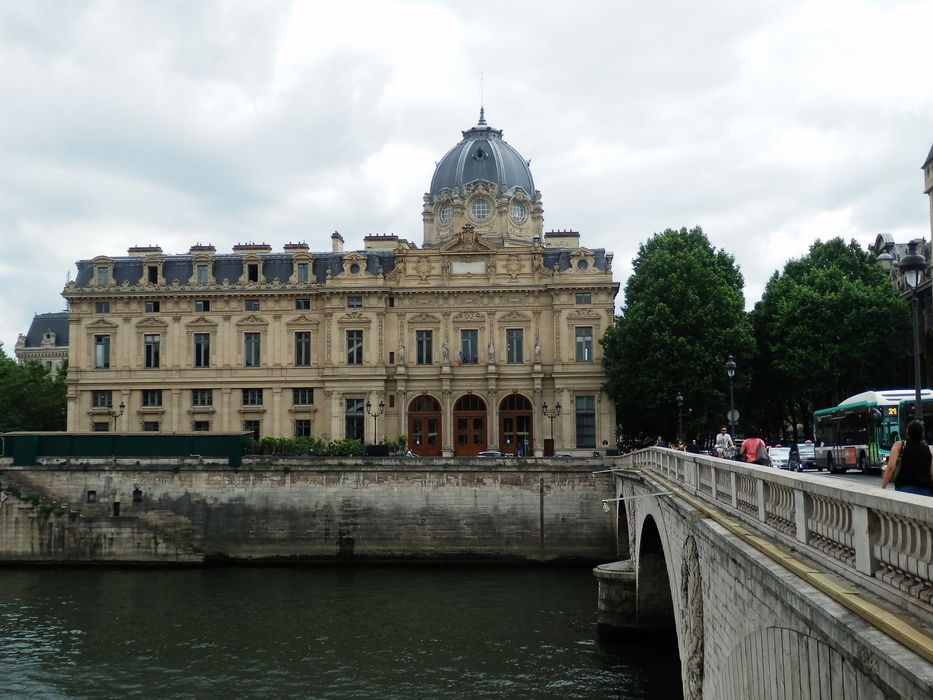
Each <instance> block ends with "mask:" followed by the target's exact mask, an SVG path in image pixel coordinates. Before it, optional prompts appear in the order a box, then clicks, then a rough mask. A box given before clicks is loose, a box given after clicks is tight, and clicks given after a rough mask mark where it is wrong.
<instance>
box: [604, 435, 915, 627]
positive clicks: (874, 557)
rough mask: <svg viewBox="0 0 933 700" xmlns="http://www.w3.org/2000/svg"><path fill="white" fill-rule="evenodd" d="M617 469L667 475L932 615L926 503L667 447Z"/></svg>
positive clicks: (619, 462) (622, 461)
mask: <svg viewBox="0 0 933 700" xmlns="http://www.w3.org/2000/svg"><path fill="white" fill-rule="evenodd" d="M615 467H616V468H620V469H636V470H643V471H647V472H654V473H657V474H659V475H661V476H663V477H666V478H667V479H669V480H671V481H674V482H677V483H678V484H679V485H680V486H681V487H682V488H683V489H685V490H686V491H687V492H689V493H691V494H692V495H693V496H695V497H698V498H700V499H702V500H705V501H708V502H710V503H711V504H713V505H715V506H717V507H718V508H721V509H722V510H725V511H727V512H729V513H730V514H731V515H732V516H733V517H735V518H737V519H740V520H741V521H743V522H745V523H747V524H748V525H749V526H751V527H753V528H754V529H756V530H758V531H761V532H762V533H763V534H765V535H767V536H769V537H773V538H774V539H775V540H777V541H778V542H784V543H785V544H789V545H790V546H791V547H792V548H793V549H795V550H797V551H799V552H801V553H802V554H804V555H806V556H808V557H810V558H811V559H814V560H817V561H820V562H825V563H826V564H827V566H828V567H829V568H831V569H834V570H835V571H836V572H837V573H839V574H841V575H842V576H844V577H845V578H846V579H847V580H849V581H850V582H854V583H856V584H863V585H866V586H868V587H871V588H873V589H874V591H875V592H876V593H878V594H881V595H882V596H885V597H886V599H888V600H889V601H890V602H892V603H898V602H900V603H902V604H906V606H907V607H908V608H910V609H912V610H913V611H914V612H917V613H921V614H925V615H928V614H929V613H930V611H931V610H933V608H931V603H933V499H931V498H928V497H925V496H916V495H911V494H904V493H897V492H895V491H893V490H887V491H882V490H881V489H880V488H878V486H877V485H867V484H862V483H858V482H854V481H849V480H844V479H827V478H825V477H820V476H815V475H813V474H808V473H797V472H788V471H781V470H778V469H773V468H770V467H761V466H757V465H752V464H745V463H743V462H737V461H734V460H725V459H720V458H717V457H709V456H705V455H695V454H690V453H685V452H680V451H676V450H670V449H665V448H649V449H645V450H640V451H638V452H633V453H631V454H627V455H623V456H621V457H618V458H617V459H616V461H615ZM892 596H894V597H895V598H899V599H900V600H899V601H898V600H891V597H892Z"/></svg>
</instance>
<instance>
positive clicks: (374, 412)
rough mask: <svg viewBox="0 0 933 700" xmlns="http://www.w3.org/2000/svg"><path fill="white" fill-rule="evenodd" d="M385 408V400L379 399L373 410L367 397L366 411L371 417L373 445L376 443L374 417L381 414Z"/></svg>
mask: <svg viewBox="0 0 933 700" xmlns="http://www.w3.org/2000/svg"><path fill="white" fill-rule="evenodd" d="M385 409H386V404H385V401H380V402H379V405H378V406H377V407H376V409H375V410H373V405H372V403H371V402H370V401H369V399H367V400H366V413H368V414H369V415H371V416H372V417H373V444H374V445H375V444H376V419H377V418H378V417H379V416H381V415H382V414H383V412H384V411H385Z"/></svg>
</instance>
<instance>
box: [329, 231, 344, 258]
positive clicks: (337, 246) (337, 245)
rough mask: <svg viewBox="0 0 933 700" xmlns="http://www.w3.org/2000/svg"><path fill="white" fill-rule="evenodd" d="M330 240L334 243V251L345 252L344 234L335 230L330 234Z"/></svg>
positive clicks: (332, 248)
mask: <svg viewBox="0 0 933 700" xmlns="http://www.w3.org/2000/svg"><path fill="white" fill-rule="evenodd" d="M330 240H331V243H332V247H331V250H332V251H333V252H334V253H342V252H343V236H341V235H340V234H339V233H337V232H336V231H334V232H333V233H332V234H330Z"/></svg>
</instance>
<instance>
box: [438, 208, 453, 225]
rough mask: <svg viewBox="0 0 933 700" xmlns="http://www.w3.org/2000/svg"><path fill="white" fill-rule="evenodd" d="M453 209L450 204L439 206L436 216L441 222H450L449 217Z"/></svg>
mask: <svg viewBox="0 0 933 700" xmlns="http://www.w3.org/2000/svg"><path fill="white" fill-rule="evenodd" d="M453 209H454V208H453V207H452V206H451V205H450V204H445V205H444V206H442V207H441V211H440V214H439V215H438V217H439V218H440V220H441V223H442V224H449V223H450V217H451V215H452V214H453Z"/></svg>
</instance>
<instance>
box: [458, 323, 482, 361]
mask: <svg viewBox="0 0 933 700" xmlns="http://www.w3.org/2000/svg"><path fill="white" fill-rule="evenodd" d="M478 361H479V331H478V330H476V329H475V328H469V329H465V330H462V331H460V354H459V355H458V356H457V364H461V365H475V364H476V363H477V362H478Z"/></svg>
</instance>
